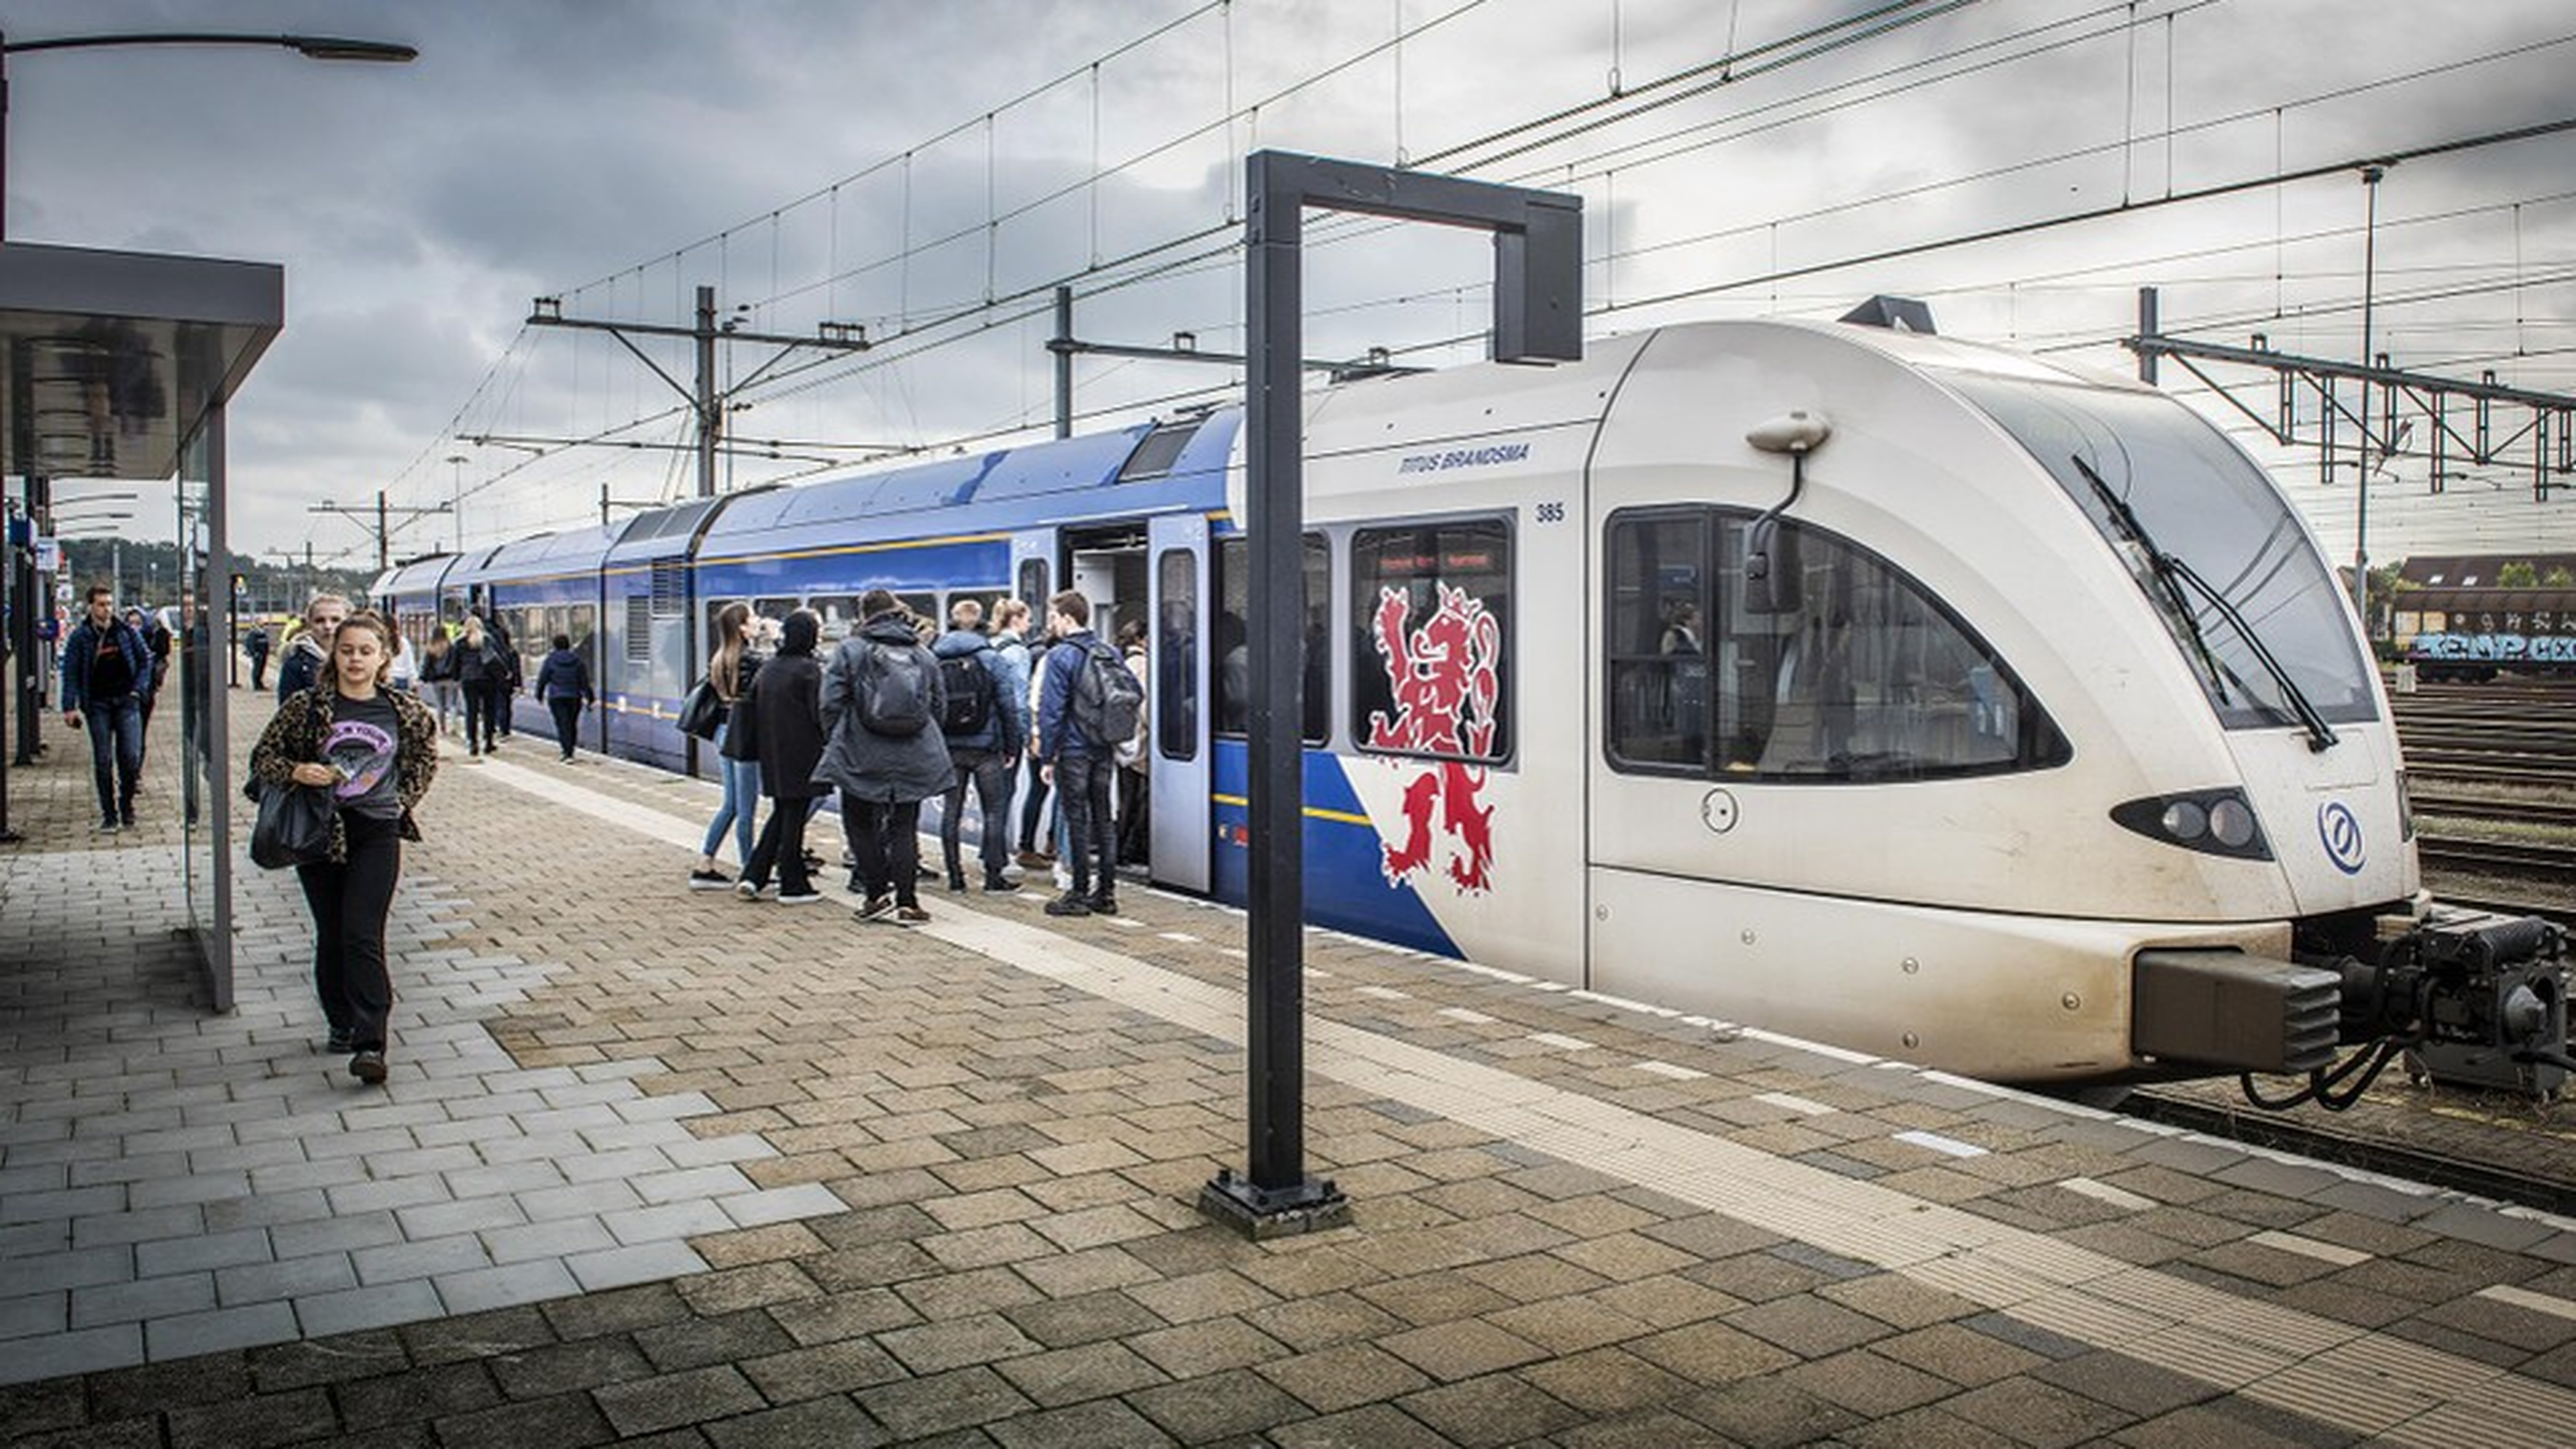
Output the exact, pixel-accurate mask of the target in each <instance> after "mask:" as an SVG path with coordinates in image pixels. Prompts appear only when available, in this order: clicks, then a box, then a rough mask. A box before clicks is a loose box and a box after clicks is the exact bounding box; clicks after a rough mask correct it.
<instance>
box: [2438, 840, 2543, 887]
mask: <svg viewBox="0 0 2576 1449" xmlns="http://www.w3.org/2000/svg"><path fill="white" fill-rule="evenodd" d="M2415 846H2416V850H2417V853H2418V858H2419V859H2421V860H2422V861H2423V863H2424V868H2425V869H2426V870H2428V871H2431V870H2442V871H2456V872H2459V873H2461V874H2466V875H2480V876H2492V877H2497V878H2500V879H2505V880H2537V881H2543V882H2547V883H2549V884H2553V885H2560V884H2564V883H2566V882H2567V881H2569V880H2571V879H2576V845H2541V844H2535V843H2532V842H2529V841H2520V840H2466V839H2461V838H2459V837H2456V836H2442V835H2422V836H2418V837H2416V840H2415Z"/></svg>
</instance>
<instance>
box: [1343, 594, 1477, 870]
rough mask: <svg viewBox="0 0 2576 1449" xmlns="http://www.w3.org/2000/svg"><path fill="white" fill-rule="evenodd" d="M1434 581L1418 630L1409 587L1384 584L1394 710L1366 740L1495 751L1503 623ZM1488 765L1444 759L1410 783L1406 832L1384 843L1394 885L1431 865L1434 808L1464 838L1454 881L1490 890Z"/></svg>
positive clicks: (1381, 615) (1380, 616)
mask: <svg viewBox="0 0 2576 1449" xmlns="http://www.w3.org/2000/svg"><path fill="white" fill-rule="evenodd" d="M1436 587H1437V588H1438V590H1439V595H1440V609H1439V612H1437V613H1435V614H1433V615H1432V616H1431V617H1430V618H1428V619H1426V620H1424V621H1423V622H1422V625H1421V627H1420V628H1417V629H1415V630H1413V631H1412V632H1411V633H1407V632H1406V631H1405V623H1406V618H1407V616H1408V615H1409V614H1411V612H1412V607H1413V605H1412V598H1411V596H1410V595H1409V594H1407V593H1406V592H1405V591H1404V590H1402V589H1395V588H1381V589H1380V590H1378V601H1377V617H1376V620H1375V621H1374V623H1375V629H1374V633H1375V636H1376V641H1377V652H1378V653H1379V654H1380V655H1382V656H1383V657H1384V658H1385V660H1386V676H1387V682H1388V684H1389V685H1391V686H1392V687H1393V690H1394V695H1395V698H1394V704H1395V713H1394V715H1393V716H1392V717H1389V716H1388V715H1387V714H1386V713H1385V712H1383V711H1378V710H1372V711H1370V713H1369V736H1368V743H1369V747H1370V748H1372V749H1380V750H1415V751H1420V752H1422V753H1424V754H1454V755H1463V756H1465V757H1467V758H1468V759H1476V760H1488V759H1492V758H1493V755H1494V732H1495V728H1496V720H1495V718H1494V705H1495V702H1496V701H1497V700H1498V699H1499V698H1500V697H1501V694H1502V681H1501V678H1500V667H1501V663H1502V657H1503V626H1502V625H1501V623H1499V622H1498V621H1496V619H1495V618H1494V616H1493V615H1491V614H1489V613H1487V612H1485V605H1484V601H1483V600H1481V599H1476V598H1471V597H1469V596H1468V594H1467V591H1466V590H1464V589H1453V588H1451V587H1449V586H1448V585H1447V584H1439V585H1436ZM1485 773H1486V772H1485V769H1484V767H1483V766H1481V765H1470V764H1466V763H1463V762H1461V761H1457V760H1443V761H1441V762H1440V763H1439V764H1438V765H1436V766H1434V767H1432V768H1430V769H1427V770H1425V771H1424V772H1423V773H1422V774H1420V775H1418V776H1416V777H1415V778H1414V781H1413V783H1412V784H1410V785H1408V786H1406V787H1405V790H1404V819H1405V825H1406V831H1405V838H1404V843H1403V844H1402V845H1400V846H1395V845H1390V846H1388V847H1386V858H1385V861H1384V868H1385V871H1386V880H1387V884H1389V885H1396V884H1399V883H1401V882H1402V881H1403V880H1404V878H1405V877H1406V876H1409V875H1412V874H1413V873H1414V872H1416V871H1421V870H1427V869H1429V868H1430V866H1431V851H1432V844H1433V841H1432V829H1431V827H1432V817H1433V813H1434V811H1435V809H1436V810H1437V812H1438V816H1439V825H1440V832H1441V833H1442V834H1444V835H1447V836H1449V837H1450V838H1451V839H1452V840H1454V841H1455V842H1456V843H1457V850H1456V852H1455V853H1454V854H1453V855H1452V856H1451V857H1450V861H1449V879H1450V881H1451V882H1452V883H1453V884H1455V885H1456V886H1457V888H1458V889H1459V890H1460V891H1462V892H1471V893H1474V894H1477V895H1482V894H1483V893H1484V892H1486V891H1487V890H1490V889H1492V887H1493V879H1492V870H1493V864H1494V831H1493V823H1494V810H1493V807H1492V806H1490V805H1487V806H1481V807H1480V806H1479V805H1477V803H1476V792H1477V791H1479V790H1482V789H1483V788H1484V786H1485Z"/></svg>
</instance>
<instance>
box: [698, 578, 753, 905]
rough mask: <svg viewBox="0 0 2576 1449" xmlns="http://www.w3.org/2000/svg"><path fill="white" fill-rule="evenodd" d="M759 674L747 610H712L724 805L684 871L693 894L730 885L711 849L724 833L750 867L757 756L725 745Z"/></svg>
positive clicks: (734, 606)
mask: <svg viewBox="0 0 2576 1449" xmlns="http://www.w3.org/2000/svg"><path fill="white" fill-rule="evenodd" d="M759 670H760V657H759V656H758V655H756V654H754V653H752V651H751V605H749V604H746V603H743V602H741V601H740V600H736V601H734V602H733V603H730V604H727V605H725V606H724V607H723V608H722V609H719V610H717V611H716V652H715V656H714V657H713V658H711V659H709V660H708V661H707V687H708V688H709V689H712V690H714V691H715V696H716V703H717V704H718V705H719V706H721V707H722V709H723V715H722V716H721V722H720V723H719V724H718V725H717V726H716V737H715V744H716V769H717V774H718V776H719V777H720V778H721V779H722V780H723V782H724V803H723V804H721V805H719V806H717V807H716V814H715V818H714V819H712V820H710V821H708V822H707V838H706V843H704V844H703V845H700V846H699V847H698V868H697V869H696V870H693V871H690V872H689V889H691V890H693V891H720V890H723V889H724V888H726V887H727V886H730V885H732V884H733V882H732V881H729V880H727V879H725V877H724V872H723V871H720V870H718V869H716V847H718V846H720V845H722V844H724V838H725V831H726V830H728V829H730V830H731V831H733V853H734V859H735V860H736V861H739V862H741V863H742V864H745V865H748V864H750V863H751V832H752V824H753V820H752V817H753V816H754V815H755V814H757V813H758V812H759V810H760V757H759V756H758V755H755V754H753V753H751V752H750V751H749V750H741V751H739V752H737V751H736V750H733V749H728V748H727V747H726V744H725V741H726V740H727V738H728V737H729V735H730V732H731V731H732V729H733V707H734V706H735V705H736V704H737V703H739V702H740V701H741V699H742V696H743V693H744V691H746V690H748V689H750V688H751V680H752V676H753V675H755V674H757V673H758V672H759ZM745 743H746V744H747V743H749V742H748V741H746V742H745Z"/></svg>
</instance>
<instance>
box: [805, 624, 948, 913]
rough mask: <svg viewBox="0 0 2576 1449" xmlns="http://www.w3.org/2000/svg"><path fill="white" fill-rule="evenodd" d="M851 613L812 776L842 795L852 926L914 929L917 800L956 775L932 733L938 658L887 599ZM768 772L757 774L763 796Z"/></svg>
mask: <svg viewBox="0 0 2576 1449" xmlns="http://www.w3.org/2000/svg"><path fill="white" fill-rule="evenodd" d="M859 614H860V616H861V617H862V618H864V619H866V620H867V623H866V624H865V625H863V626H862V627H861V628H860V629H859V632H857V633H855V634H852V635H851V636H850V637H849V638H847V639H844V640H842V641H841V647H840V649H839V651H838V652H836V653H835V654H834V655H833V656H832V664H831V667H830V668H829V669H828V670H826V671H825V672H824V676H823V730H824V733H825V734H826V735H827V736H829V737H830V743H829V744H828V745H827V746H825V748H824V751H823V759H822V763H820V764H818V765H816V766H815V767H814V771H813V775H814V779H815V780H817V781H818V782H824V783H828V784H831V785H834V786H836V787H838V788H839V790H840V792H841V825H842V828H843V829H844V830H846V831H847V832H848V833H849V837H850V851H851V854H852V855H853V856H855V857H856V858H857V860H858V872H859V887H860V890H861V892H862V893H863V894H864V895H865V896H866V898H867V904H865V905H863V906H861V907H860V908H859V919H860V920H863V921H895V922H898V923H900V924H903V925H917V924H919V923H921V922H923V921H927V920H929V919H930V913H929V912H928V911H925V910H923V909H922V908H921V901H920V900H919V898H918V894H917V892H918V887H919V885H920V880H919V877H920V874H921V870H920V865H921V838H920V835H919V831H920V829H921V802H922V801H924V800H927V799H929V798H930V797H931V796H933V795H936V794H939V793H940V792H941V791H943V790H946V789H947V788H948V782H949V779H950V778H951V776H952V775H953V773H954V771H953V770H952V768H951V766H950V765H949V763H948V742H947V740H946V739H945V737H943V736H942V735H941V734H940V732H939V716H940V713H941V711H942V710H944V709H945V708H946V707H947V702H948V701H947V695H946V693H945V691H943V690H942V688H941V687H940V682H939V661H938V660H936V659H934V658H932V657H931V653H930V651H929V650H927V649H924V648H922V647H921V642H920V639H919V637H918V635H916V633H915V632H914V629H913V622H912V616H911V615H909V614H907V613H905V612H904V610H903V607H902V606H901V605H900V604H898V603H896V602H895V597H894V595H892V594H890V593H888V592H886V591H885V590H884V589H870V590H868V591H867V593H866V594H865V595H863V596H862V597H861V598H860V600H859ZM768 773H769V772H768V771H767V770H766V769H763V770H762V772H761V780H762V786H763V788H764V789H765V788H766V787H767V784H768Z"/></svg>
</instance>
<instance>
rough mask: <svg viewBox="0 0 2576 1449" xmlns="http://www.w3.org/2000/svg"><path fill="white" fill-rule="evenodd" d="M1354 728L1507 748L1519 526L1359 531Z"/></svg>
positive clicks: (1410, 743)
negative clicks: (1514, 552) (1514, 540)
mask: <svg viewBox="0 0 2576 1449" xmlns="http://www.w3.org/2000/svg"><path fill="white" fill-rule="evenodd" d="M1351 632H1352V634H1353V636H1354V642H1353V644H1352V649H1351V716H1350V719H1351V732H1352V736H1353V738H1354V739H1355V740H1356V741H1357V742H1358V744H1359V747H1360V748H1361V749H1363V750H1371V751H1378V752H1383V753H1389V754H1406V755H1429V756H1433V757H1435V758H1440V759H1453V760H1504V759H1508V758H1510V757H1511V751H1512V734H1511V718H1512V708H1511V683H1512V681H1511V649H1510V644H1511V638H1512V535H1511V529H1510V526H1509V525H1508V524H1506V523H1505V522H1504V521H1503V520H1501V519H1498V518H1496V519H1473V520H1464V521H1457V522H1443V523H1422V524H1409V525H1406V526H1403V527H1398V528H1363V529H1361V530H1359V531H1358V532H1356V533H1354V534H1352V535H1351Z"/></svg>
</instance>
